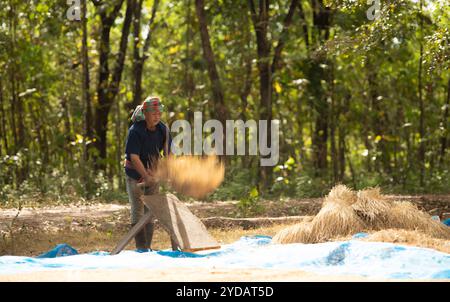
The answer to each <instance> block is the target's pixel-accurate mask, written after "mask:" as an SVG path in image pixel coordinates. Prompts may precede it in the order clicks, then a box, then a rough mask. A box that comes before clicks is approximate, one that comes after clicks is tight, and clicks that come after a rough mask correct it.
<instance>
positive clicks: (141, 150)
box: [125, 97, 176, 251]
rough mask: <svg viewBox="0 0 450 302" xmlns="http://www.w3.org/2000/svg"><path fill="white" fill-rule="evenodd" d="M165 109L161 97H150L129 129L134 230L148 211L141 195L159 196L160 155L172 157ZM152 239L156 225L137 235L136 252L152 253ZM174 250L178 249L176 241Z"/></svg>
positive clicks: (129, 190) (128, 175)
mask: <svg viewBox="0 0 450 302" xmlns="http://www.w3.org/2000/svg"><path fill="white" fill-rule="evenodd" d="M163 108H164V107H163V105H162V104H161V100H160V99H159V98H158V97H148V98H147V99H146V100H145V101H144V102H143V103H142V106H141V107H140V108H139V107H138V108H136V111H135V113H134V114H133V117H132V120H133V121H134V123H133V125H132V126H131V127H130V129H129V130H128V136H127V140H126V146H125V153H126V161H125V173H126V186H127V193H128V199H129V201H130V204H131V226H132V227H133V226H134V225H135V224H136V223H137V222H138V221H139V219H141V218H142V216H143V215H144V212H145V213H146V212H147V211H148V209H147V208H146V207H145V206H144V204H143V202H142V200H141V196H142V194H143V193H144V194H145V195H152V194H158V193H159V184H158V183H157V182H156V181H155V180H154V179H153V173H154V169H155V168H156V164H157V162H158V160H159V158H160V157H161V153H163V154H164V156H168V155H169V154H170V144H171V141H172V138H171V136H170V133H169V130H168V127H167V126H166V125H164V124H163V123H162V122H161V113H162V111H163ZM141 111H142V112H141ZM136 112H138V114H136ZM136 116H137V117H138V118H136ZM139 116H140V118H139ZM140 182H144V183H145V187H144V190H142V189H141V188H139V187H138V186H137V184H138V183H140ZM152 237H153V222H150V223H148V224H147V225H145V227H144V228H143V229H142V230H141V231H139V233H138V234H137V235H136V236H135V238H134V239H135V241H136V249H137V250H139V251H147V250H149V249H150V246H151V241H152ZM172 248H174V249H176V245H175V246H174V242H173V241H172Z"/></svg>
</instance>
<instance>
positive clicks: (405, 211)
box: [273, 185, 450, 243]
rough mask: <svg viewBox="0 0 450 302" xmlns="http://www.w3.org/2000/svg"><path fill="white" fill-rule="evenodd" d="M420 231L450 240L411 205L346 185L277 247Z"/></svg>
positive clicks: (285, 233) (448, 231)
mask: <svg viewBox="0 0 450 302" xmlns="http://www.w3.org/2000/svg"><path fill="white" fill-rule="evenodd" d="M391 228H394V229H404V230H410V231H420V232H422V233H423V234H425V235H428V236H432V237H435V238H443V239H447V240H449V239H450V228H449V227H447V226H445V225H444V224H442V223H440V222H439V221H435V220H433V219H431V216H430V215H428V214H427V213H424V212H421V211H419V210H418V209H417V207H416V206H414V205H413V204H411V203H410V202H394V203H393V202H389V201H388V200H387V199H386V197H384V196H383V195H382V194H380V190H379V189H378V188H375V189H366V190H363V191H359V192H358V193H357V194H355V193H354V192H353V191H352V190H350V189H348V188H347V187H345V186H343V185H338V186H336V187H334V188H333V189H332V190H331V192H330V194H328V196H326V197H325V201H324V203H323V205H322V209H321V210H320V212H319V213H318V214H317V215H316V216H315V217H314V218H313V220H312V221H311V222H310V223H308V224H305V223H304V222H302V223H300V224H299V225H296V226H290V227H288V228H287V229H285V230H282V231H280V232H279V233H278V234H276V235H275V236H274V238H273V242H274V243H295V242H303V243H318V242H324V241H327V240H330V239H333V238H337V237H342V236H348V235H353V234H355V233H358V232H362V231H366V232H367V231H378V230H384V229H391Z"/></svg>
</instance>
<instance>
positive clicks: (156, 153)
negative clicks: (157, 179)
mask: <svg viewBox="0 0 450 302" xmlns="http://www.w3.org/2000/svg"><path fill="white" fill-rule="evenodd" d="M166 128H167V126H166V125H164V124H163V123H162V122H159V123H158V124H157V125H156V129H155V130H154V131H151V130H149V129H147V125H146V123H145V121H140V122H136V123H134V124H133V125H132V126H131V127H130V129H128V136H127V140H126V143H125V156H126V159H127V160H129V161H131V155H130V154H137V155H139V158H140V159H141V161H142V163H143V164H144V167H146V168H151V169H153V168H155V165H156V162H157V161H158V159H159V158H160V154H161V151H163V153H164V155H167V154H165V153H166V151H165V150H164V146H165V139H166V131H167V130H166ZM171 143H172V137H171V136H170V132H169V145H168V147H169V153H170V145H171ZM125 173H126V174H127V175H128V176H129V177H131V178H133V179H136V180H138V179H140V178H141V175H140V174H139V172H138V171H137V170H135V169H132V168H129V167H125Z"/></svg>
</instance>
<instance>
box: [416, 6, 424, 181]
mask: <svg viewBox="0 0 450 302" xmlns="http://www.w3.org/2000/svg"><path fill="white" fill-rule="evenodd" d="M422 7H423V1H422V0H420V14H422ZM419 18H420V55H419V72H418V87H417V90H418V93H419V111H420V120H419V134H420V142H419V165H420V186H421V187H423V186H424V178H425V127H424V118H425V112H424V104H423V96H422V69H423V67H422V66H423V64H422V62H423V41H422V39H423V18H422V16H421V15H419Z"/></svg>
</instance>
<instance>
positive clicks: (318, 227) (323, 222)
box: [311, 203, 365, 242]
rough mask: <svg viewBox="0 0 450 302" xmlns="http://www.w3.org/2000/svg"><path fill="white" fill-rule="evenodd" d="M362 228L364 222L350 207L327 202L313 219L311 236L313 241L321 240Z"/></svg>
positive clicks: (354, 231)
mask: <svg viewBox="0 0 450 302" xmlns="http://www.w3.org/2000/svg"><path fill="white" fill-rule="evenodd" d="M364 229H365V225H364V222H363V221H362V220H361V219H360V218H359V217H358V215H357V214H356V213H355V211H353V209H352V208H351V207H349V206H344V205H342V204H340V203H328V204H325V205H324V206H323V207H322V209H321V210H320V212H319V213H318V214H317V215H316V217H315V218H314V219H313V221H312V223H311V237H312V238H313V242H321V241H326V240H328V239H331V238H333V237H336V236H342V235H349V234H354V233H358V232H361V231H363V230H364Z"/></svg>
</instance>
